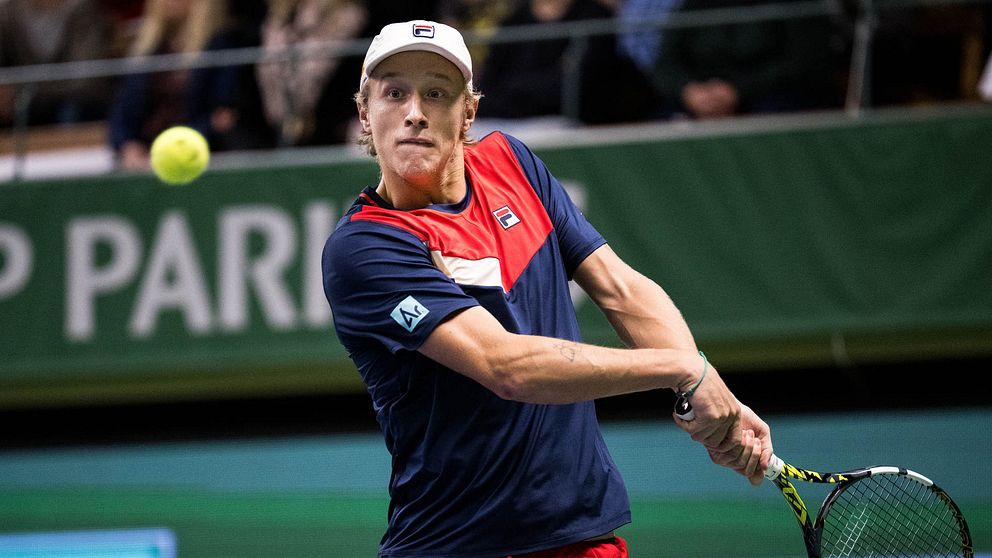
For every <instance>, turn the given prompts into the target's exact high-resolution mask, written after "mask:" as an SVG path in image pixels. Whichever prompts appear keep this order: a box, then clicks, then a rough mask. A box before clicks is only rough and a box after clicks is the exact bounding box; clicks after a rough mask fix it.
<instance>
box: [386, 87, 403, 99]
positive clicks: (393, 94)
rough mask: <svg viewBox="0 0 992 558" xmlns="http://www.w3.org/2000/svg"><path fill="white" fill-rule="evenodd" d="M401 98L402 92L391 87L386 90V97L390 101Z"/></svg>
mask: <svg viewBox="0 0 992 558" xmlns="http://www.w3.org/2000/svg"><path fill="white" fill-rule="evenodd" d="M402 96H403V92H402V91H400V90H399V89H397V88H395V87H391V88H389V89H387V90H386V97H389V98H390V99H399V98H401V97H402Z"/></svg>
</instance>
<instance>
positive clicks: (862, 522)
mask: <svg viewBox="0 0 992 558" xmlns="http://www.w3.org/2000/svg"><path fill="white" fill-rule="evenodd" d="M681 395H682V394H679V398H678V400H677V401H676V413H678V414H679V417H680V418H682V419H683V420H692V419H693V418H694V414H693V412H692V405H690V404H689V402H688V398H685V397H682V396H681ZM765 478H767V479H769V480H771V481H772V482H773V483H774V484H775V486H777V487H778V489H779V490H780V491H781V492H782V496H784V497H785V501H786V502H788V504H789V507H790V508H792V513H793V514H795V516H796V520H797V521H798V522H799V526H800V527H801V528H802V531H803V540H804V541H805V543H806V553H807V554H808V555H809V557H810V558H827V557H834V556H838V557H841V556H843V557H862V556H864V557H868V556H871V557H876V558H878V557H881V558H895V557H906V558H909V557H912V558H917V557H938V556H939V557H948V556H958V557H964V558H972V556H973V551H972V543H971V533H970V532H969V531H968V524H967V523H966V522H965V519H964V516H963V515H962V514H961V510H960V509H959V508H958V506H957V504H955V503H954V500H952V499H951V497H950V496H949V495H948V494H947V493H946V492H944V490H942V489H941V488H940V487H938V486H937V485H936V484H934V482H933V481H932V480H930V479H928V478H927V477H925V476H923V475H921V474H919V473H916V472H914V471H910V470H908V469H904V468H902V467H868V468H865V469H854V470H851V471H845V472H842V473H819V472H816V471H811V470H808V469H800V468H798V467H795V466H793V465H790V464H788V463H785V462H784V461H782V460H781V459H779V458H778V456H775V455H772V458H771V460H770V462H769V463H768V468H767V469H766V470H765ZM789 479H795V480H801V481H805V482H812V483H823V484H831V485H834V488H833V490H831V491H830V493H829V494H828V495H827V497H826V498H825V499H824V500H823V504H821V505H820V511H819V513H817V515H816V518H815V519H814V518H813V517H811V516H810V514H809V512H808V511H807V509H806V504H805V503H804V502H803V499H802V498H801V497H800V496H799V492H798V491H796V488H795V487H794V486H793V485H792V482H791V481H790V480H789Z"/></svg>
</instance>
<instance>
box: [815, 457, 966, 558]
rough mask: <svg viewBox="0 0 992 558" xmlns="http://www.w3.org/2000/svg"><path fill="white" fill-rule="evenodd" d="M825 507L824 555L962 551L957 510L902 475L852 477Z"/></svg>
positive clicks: (915, 554) (926, 554) (880, 557)
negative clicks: (955, 512) (952, 509)
mask: <svg viewBox="0 0 992 558" xmlns="http://www.w3.org/2000/svg"><path fill="white" fill-rule="evenodd" d="M823 513H824V514H825V515H824V516H823V519H822V522H823V527H822V530H821V534H820V547H821V552H822V554H823V556H824V557H832V556H837V557H861V556H864V557H867V556H872V557H876V558H885V557H897V556H911V557H914V558H915V557H920V558H924V557H945V556H964V549H963V545H962V538H961V528H960V525H959V523H958V520H957V518H956V516H955V514H954V513H953V512H952V511H951V509H950V508H949V507H948V506H947V504H946V503H945V502H944V501H943V500H942V499H941V498H940V496H938V495H937V494H936V493H935V492H934V491H933V490H931V489H930V488H929V487H926V486H924V485H922V484H920V483H918V482H915V481H913V480H911V479H908V478H906V477H904V476H901V475H895V474H883V475H875V476H872V477H868V478H866V479H862V480H860V481H856V482H854V483H851V484H850V485H848V486H847V487H846V488H845V489H844V490H843V491H842V492H841V493H840V494H839V495H837V496H836V498H835V499H834V500H833V501H832V502H831V504H830V505H829V506H828V508H827V509H826V510H824V511H823Z"/></svg>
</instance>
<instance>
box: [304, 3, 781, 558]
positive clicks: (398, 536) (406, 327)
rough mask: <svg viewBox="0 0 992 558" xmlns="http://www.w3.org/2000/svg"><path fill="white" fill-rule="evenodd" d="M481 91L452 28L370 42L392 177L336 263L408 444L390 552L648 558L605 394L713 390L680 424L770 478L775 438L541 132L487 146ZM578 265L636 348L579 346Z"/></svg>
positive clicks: (383, 416)
mask: <svg viewBox="0 0 992 558" xmlns="http://www.w3.org/2000/svg"><path fill="white" fill-rule="evenodd" d="M479 100H480V95H479V94H478V93H477V92H476V91H475V90H474V88H473V85H472V60H471V57H470V55H469V52H468V49H467V48H466V46H465V43H464V41H463V39H462V36H461V35H460V34H459V32H458V31H457V30H455V29H453V28H451V27H448V26H446V25H442V24H439V23H435V22H431V21H411V22H405V23H394V24H391V25H387V26H385V27H384V28H383V29H382V31H381V32H380V33H379V35H377V36H376V37H375V38H374V40H373V41H372V44H371V45H370V46H369V49H368V52H367V54H366V57H365V66H364V69H363V72H362V76H361V81H360V84H359V91H358V93H357V94H356V101H357V106H358V116H359V120H360V122H361V126H362V131H363V134H362V138H361V139H360V140H359V142H360V143H361V144H362V145H365V146H366V147H367V149H368V151H369V153H370V154H371V155H372V156H374V157H375V159H376V161H377V162H378V165H379V168H380V171H381V178H380V180H379V183H378V184H377V185H376V186H375V187H366V188H365V189H364V190H363V191H362V192H361V194H360V195H359V196H358V199H357V201H356V202H355V204H354V206H352V207H351V209H350V210H349V211H348V212H347V214H346V215H345V216H344V217H343V218H342V219H341V221H340V222H339V224H338V226H337V228H336V230H335V231H334V232H333V233H332V234H331V236H330V238H329V239H328V241H327V244H326V246H325V248H324V255H323V271H324V287H325V291H326V294H327V299H328V301H329V303H330V304H331V307H332V309H333V314H334V325H335V329H336V332H337V334H338V337H339V338H340V340H341V342H342V343H343V345H344V346H345V347H346V348H347V350H348V354H349V355H350V356H351V358H352V359H353V360H354V362H355V364H356V366H357V367H358V370H359V371H360V373H361V375H362V378H363V379H364V381H365V384H366V385H367V387H368V391H369V393H370V395H371V398H372V404H373V406H374V409H375V412H376V416H377V418H378V421H379V425H380V426H381V429H382V432H383V435H384V437H385V443H386V447H387V448H388V450H389V452H390V454H392V477H391V479H390V483H389V494H390V499H391V501H390V506H389V517H388V520H389V521H388V528H387V530H386V533H385V535H384V536H383V539H382V541H381V544H380V556H383V557H412V556H417V557H421V556H432V557H448V558H470V557H471V558H490V557H506V556H514V557H516V556H522V555H527V556H547V557H550V556H556V557H622V556H627V551H626V544H625V542H624V541H623V539H621V538H620V537H617V536H615V535H614V530H615V529H617V528H618V527H620V526H622V525H624V524H626V523H628V522H630V520H631V517H630V510H629V505H628V498H627V492H626V489H625V487H624V483H623V480H622V479H621V477H620V473H619V471H617V468H616V466H615V465H614V463H613V460H612V458H611V457H610V454H609V452H608V451H607V448H606V445H605V444H604V442H603V438H602V436H601V434H600V428H599V424H598V423H597V419H596V414H595V408H594V400H595V399H597V398H601V397H608V396H612V395H618V394H624V393H631V392H637V391H643V390H652V389H659V388H670V389H675V390H686V389H689V388H691V387H693V386H697V385H698V387H697V388H696V391H695V392H694V394H693V396H692V400H691V402H692V404H693V406H694V408H695V414H696V419H695V420H694V421H692V422H684V421H680V420H679V419H677V418H676V419H675V420H676V421H677V423H678V424H679V426H681V427H682V428H683V429H684V430H685V431H687V432H688V433H689V434H691V436H692V438H693V439H695V440H697V441H699V442H701V443H702V444H703V445H704V446H705V447H706V448H707V450H708V451H709V453H710V456H711V459H712V460H713V461H714V462H716V463H718V464H721V465H725V466H728V467H730V468H732V469H735V470H736V471H738V472H740V473H741V474H743V475H745V476H747V477H748V478H750V479H751V480H752V482H754V483H760V479H761V478H762V476H761V471H762V470H763V468H764V466H766V465H767V461H768V458H769V457H770V456H771V452H772V444H771V438H770V432H769V429H768V426H767V425H766V424H765V423H764V422H763V421H761V419H759V418H758V417H757V416H756V415H755V414H754V413H753V412H752V411H751V410H750V409H749V408H748V407H746V406H744V405H742V404H741V403H740V402H738V401H737V399H736V398H735V397H734V395H733V394H732V393H731V392H730V391H729V390H728V389H727V387H726V385H725V384H724V382H723V381H722V380H721V378H720V375H719V373H718V372H717V370H715V369H714V368H713V367H712V366H710V365H709V364H708V363H706V361H705V357H703V356H702V354H701V353H700V352H699V351H698V350H697V348H696V344H695V342H694V340H693V337H692V334H691V333H690V331H689V328H688V327H687V325H686V323H685V321H684V320H683V318H682V316H681V314H680V313H679V311H678V310H677V309H676V307H675V306H674V305H673V303H672V301H671V300H670V299H669V297H668V296H667V295H666V293H665V291H664V290H662V288H661V287H659V286H658V285H657V284H655V283H654V282H652V281H651V280H649V279H647V278H646V277H644V276H643V275H640V274H639V273H637V272H636V271H634V270H633V269H631V268H630V267H629V266H627V265H626V264H625V263H624V262H623V261H621V260H620V258H619V257H618V256H617V255H616V254H615V253H614V252H613V251H612V250H611V249H610V247H609V245H608V244H607V243H606V241H605V240H604V238H603V237H602V236H601V235H600V234H599V233H598V232H597V231H596V230H595V229H594V228H593V227H592V226H591V225H590V224H589V223H588V222H587V221H586V219H585V217H584V216H583V215H582V213H580V212H579V210H578V209H577V208H576V207H575V206H574V205H573V204H572V202H571V201H570V200H569V198H568V196H567V195H566V193H565V191H564V190H563V189H562V186H561V184H559V182H558V181H557V180H556V179H555V177H554V176H553V175H552V174H551V173H550V172H549V170H548V169H547V168H546V167H545V166H544V164H543V163H542V162H541V161H540V160H539V159H538V158H537V157H536V156H535V155H534V154H533V153H532V152H531V151H530V150H529V149H528V148H527V147H526V146H525V145H524V144H522V143H521V142H520V141H518V140H516V139H514V138H512V137H510V136H508V135H505V134H502V133H493V134H490V135H488V136H487V137H485V138H484V139H482V140H481V141H474V140H472V139H470V138H469V136H468V133H469V130H470V128H471V127H472V123H473V121H474V119H475V116H476V112H477V110H478V107H479ZM604 102H606V100H604ZM573 277H574V279H575V280H576V281H577V282H578V284H579V285H581V286H582V288H584V289H585V291H586V292H587V293H588V294H589V296H590V297H591V299H592V300H593V301H594V302H595V303H596V304H597V305H598V306H599V307H600V308H601V309H602V310H603V312H604V313H605V314H606V316H607V318H609V320H610V322H611V323H612V325H613V326H614V328H615V329H616V331H617V332H618V333H619V335H620V337H621V338H622V339H623V341H624V342H625V343H626V344H627V345H628V346H629V347H631V348H629V349H619V348H607V347H598V346H592V345H587V344H583V343H581V342H580V332H579V326H578V321H577V319H576V316H575V311H574V309H573V306H572V303H571V300H570V297H569V292H568V280H569V278H573ZM700 380H702V381H700ZM672 480H673V482H678V479H672Z"/></svg>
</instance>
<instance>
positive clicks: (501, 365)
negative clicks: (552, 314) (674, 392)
mask: <svg viewBox="0 0 992 558" xmlns="http://www.w3.org/2000/svg"><path fill="white" fill-rule="evenodd" d="M456 342H457V343H458V344H459V346H460V348H459V350H457V351H452V350H450V347H451V346H452V344H453V343H456ZM421 352H422V353H424V354H425V355H426V356H428V357H429V358H431V359H433V360H435V361H438V362H440V363H441V364H443V365H445V366H447V367H448V368H451V369H452V370H455V371H456V372H460V373H462V374H465V375H467V376H469V377H472V378H474V379H475V380H476V381H478V382H479V383H481V384H482V385H484V386H486V387H487V388H489V389H490V390H492V391H493V392H494V393H496V394H497V395H499V396H500V397H502V398H504V399H509V400H514V401H524V402H529V403H547V404H561V403H574V402H577V401H588V400H592V399H598V398H602V397H609V396H613V395H620V394H624V393H633V392H638V391H646V390H651V389H659V388H676V387H678V386H680V385H683V384H685V383H687V382H688V381H689V380H690V379H691V378H692V377H694V375H698V374H699V372H700V369H701V360H700V358H699V356H698V355H697V354H695V353H694V352H691V351H685V350H678V349H653V348H651V349H615V348H609V347H598V346H594V345H586V344H583V343H576V342H572V341H564V340H561V339H554V338H550V337H540V336H533V335H516V334H512V333H509V332H506V331H505V330H504V329H503V328H502V327H501V326H499V324H498V322H496V320H495V318H492V316H491V315H489V314H488V312H485V311H484V310H482V309H481V308H472V309H468V310H465V311H464V312H462V313H461V314H459V315H457V316H455V317H453V318H451V319H450V320H448V321H447V322H445V323H444V324H442V325H440V326H438V328H437V329H436V330H435V332H434V333H433V334H432V335H431V337H430V338H429V339H428V341H427V343H425V344H424V345H423V346H422V347H421Z"/></svg>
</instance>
